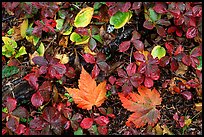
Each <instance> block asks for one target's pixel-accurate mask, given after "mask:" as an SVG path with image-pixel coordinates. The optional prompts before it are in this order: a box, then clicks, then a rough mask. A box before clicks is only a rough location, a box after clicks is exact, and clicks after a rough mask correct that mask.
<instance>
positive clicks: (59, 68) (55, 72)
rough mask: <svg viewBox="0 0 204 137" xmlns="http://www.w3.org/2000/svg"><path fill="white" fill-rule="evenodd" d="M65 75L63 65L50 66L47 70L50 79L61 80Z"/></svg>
mask: <svg viewBox="0 0 204 137" xmlns="http://www.w3.org/2000/svg"><path fill="white" fill-rule="evenodd" d="M65 73H66V67H65V65H64V64H60V63H56V64H51V65H50V66H49V68H48V74H49V75H50V77H51V78H57V79H61V78H62V76H63V75H64V74H65Z"/></svg>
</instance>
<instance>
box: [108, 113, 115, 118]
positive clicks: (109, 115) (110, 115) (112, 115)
mask: <svg viewBox="0 0 204 137" xmlns="http://www.w3.org/2000/svg"><path fill="white" fill-rule="evenodd" d="M107 116H108V117H110V118H115V115H114V114H112V113H111V114H107Z"/></svg>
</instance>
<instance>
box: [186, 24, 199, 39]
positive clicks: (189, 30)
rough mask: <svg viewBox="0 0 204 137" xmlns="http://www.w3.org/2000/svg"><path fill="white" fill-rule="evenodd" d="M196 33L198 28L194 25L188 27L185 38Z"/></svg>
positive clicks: (189, 37)
mask: <svg viewBox="0 0 204 137" xmlns="http://www.w3.org/2000/svg"><path fill="white" fill-rule="evenodd" d="M197 34H198V29H197V28H195V27H190V28H189V29H188V30H187V32H186V38H188V39H191V38H194V37H196V36H197Z"/></svg>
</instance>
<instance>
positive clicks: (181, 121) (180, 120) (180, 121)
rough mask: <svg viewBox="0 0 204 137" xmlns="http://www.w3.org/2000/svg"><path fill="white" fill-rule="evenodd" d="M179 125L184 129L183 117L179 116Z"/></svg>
mask: <svg viewBox="0 0 204 137" xmlns="http://www.w3.org/2000/svg"><path fill="white" fill-rule="evenodd" d="M179 125H180V127H184V126H185V117H184V116H181V117H180V119H179Z"/></svg>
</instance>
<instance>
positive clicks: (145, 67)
mask: <svg viewBox="0 0 204 137" xmlns="http://www.w3.org/2000/svg"><path fill="white" fill-rule="evenodd" d="M146 69H147V65H146V63H144V62H143V63H141V64H140V66H139V67H138V69H137V71H138V72H139V73H142V74H143V73H145V71H146Z"/></svg>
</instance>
